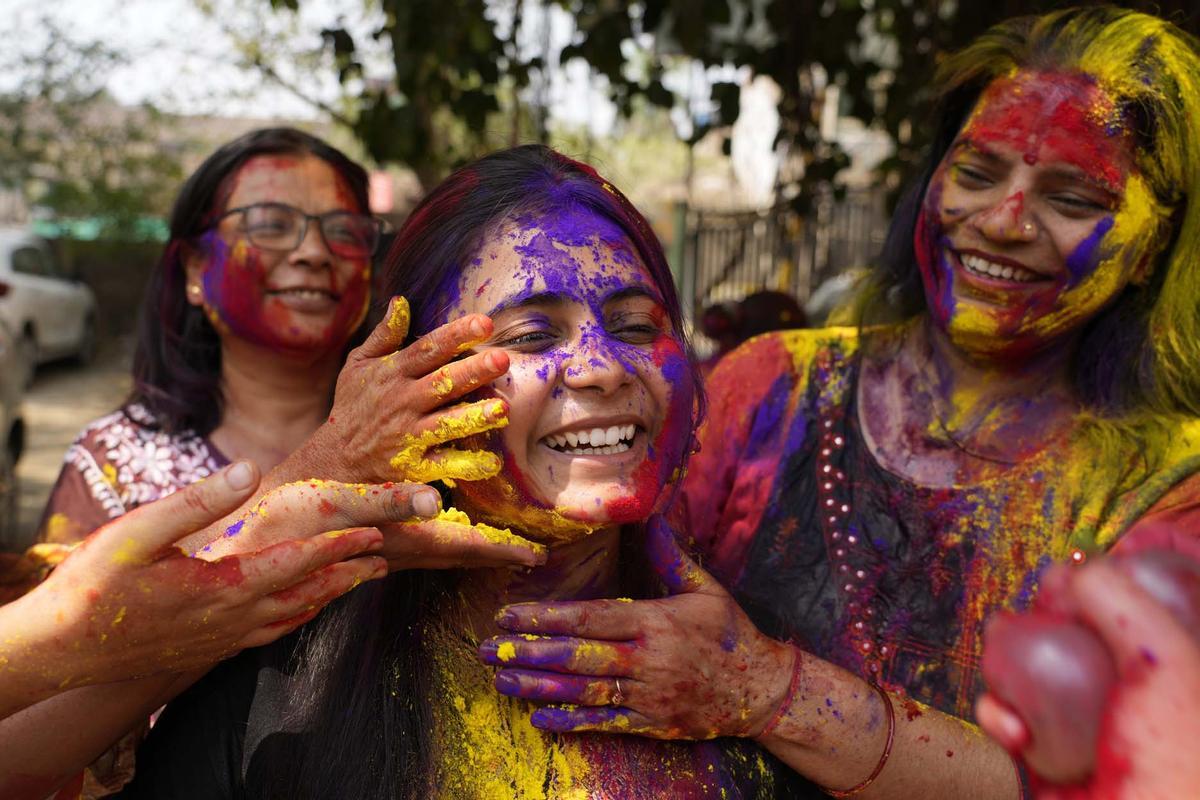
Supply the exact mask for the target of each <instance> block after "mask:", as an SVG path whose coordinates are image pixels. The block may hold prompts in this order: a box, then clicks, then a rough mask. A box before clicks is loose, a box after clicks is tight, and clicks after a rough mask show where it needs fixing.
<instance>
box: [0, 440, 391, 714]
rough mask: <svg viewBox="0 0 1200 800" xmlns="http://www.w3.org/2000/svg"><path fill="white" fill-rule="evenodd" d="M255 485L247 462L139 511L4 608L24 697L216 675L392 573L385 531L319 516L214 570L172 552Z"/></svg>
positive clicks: (10, 664) (0, 653) (1, 655)
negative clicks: (198, 671) (223, 665)
mask: <svg viewBox="0 0 1200 800" xmlns="http://www.w3.org/2000/svg"><path fill="white" fill-rule="evenodd" d="M257 483H258V473H257V470H256V469H255V468H254V467H253V465H251V464H249V463H248V462H239V463H236V464H234V465H232V466H230V467H227V468H226V469H225V470H222V471H221V472H220V473H217V474H216V475H214V476H212V477H210V478H208V479H206V480H203V481H200V482H198V483H195V484H193V485H191V486H189V487H187V488H185V489H183V490H181V491H179V492H177V493H175V494H173V495H170V496H169V497H166V498H164V499H162V500H159V501H157V502H154V503H150V504H148V505H145V506H142V507H141V508H139V509H137V510H135V511H133V512H130V513H129V514H126V515H125V516H123V517H121V518H119V519H117V520H114V521H113V522H111V523H109V524H108V525H106V526H104V527H102V528H100V529H99V530H98V531H96V532H95V533H94V534H92V535H91V536H90V537H88V538H87V539H86V540H85V541H84V542H83V543H81V544H80V545H79V547H78V548H76V550H75V551H74V552H73V553H72V554H71V555H70V556H69V557H67V558H66V559H65V560H64V561H63V562H62V563H61V564H60V565H59V566H58V567H57V568H56V569H55V570H54V572H53V573H51V575H50V576H49V577H48V578H47V579H46V581H45V582H44V583H42V584H41V585H39V586H38V587H37V588H35V589H34V590H33V591H32V592H30V593H29V594H27V595H25V596H24V597H22V598H20V599H18V600H16V601H14V602H13V603H10V604H9V605H7V606H4V607H2V608H0V631H2V633H3V635H2V636H0V663H3V664H5V665H6V668H7V670H8V676H7V677H9V678H11V679H13V680H15V681H17V682H19V683H20V684H21V685H22V686H24V687H25V691H26V692H27V693H28V696H27V697H26V698H25V699H26V700H27V701H29V702H32V701H36V700H37V699H40V697H41V696H48V694H49V693H52V691H57V690H62V689H65V688H68V687H72V686H79V685H83V684H91V683H103V682H108V681H119V680H125V679H129V678H135V677H141V676H145V675H150V674H155V673H162V672H183V671H185V670H189V669H193V668H198V667H204V666H208V665H211V664H212V663H214V662H216V661H218V660H220V659H222V658H225V657H227V656H230V655H232V654H233V653H236V652H238V651H239V650H241V649H243V648H246V647H255V646H258V645H263V644H267V643H269V642H271V641H273V640H275V639H277V638H279V637H281V636H283V635H284V634H286V633H288V632H289V631H291V630H293V629H295V628H296V627H298V626H299V625H300V624H302V623H303V622H305V621H307V620H309V619H311V618H312V617H314V616H315V615H316V614H317V612H318V611H319V610H320V609H321V608H322V607H324V606H325V605H326V604H327V603H329V602H330V601H332V600H333V599H334V598H336V597H338V596H340V595H342V594H344V593H345V592H347V591H349V590H350V589H351V588H353V587H354V586H356V585H357V584H359V583H361V582H362V581H365V580H371V579H373V578H379V577H381V576H382V575H384V574H385V573H386V571H387V565H386V562H385V561H384V559H382V558H379V557H378V556H375V555H370V554H373V553H376V552H377V551H378V550H379V549H380V548H381V546H382V544H383V536H382V534H380V532H379V531H378V530H376V529H374V528H352V529H349V530H338V531H330V528H331V527H333V526H330V525H328V524H327V523H326V522H325V520H324V519H323V518H322V517H320V516H307V515H288V517H287V519H286V523H287V524H288V525H289V526H290V527H291V528H292V530H293V536H292V537H291V538H289V539H287V540H286V541H282V542H279V543H276V544H271V545H270V546H267V547H265V548H264V549H262V550H260V551H258V552H253V553H244V554H237V555H228V556H225V557H223V558H218V559H216V560H212V561H209V560H204V559H201V558H194V557H191V556H188V555H186V554H184V553H183V552H181V551H180V550H179V549H178V548H177V547H175V546H174V545H175V543H176V542H177V541H178V540H179V539H181V538H182V537H184V536H186V535H187V534H190V533H192V532H194V531H195V530H196V529H198V528H203V527H204V526H206V525H209V524H210V523H212V522H213V521H214V520H216V519H219V518H220V517H222V516H223V515H225V514H227V513H229V512H230V511H231V510H232V509H234V508H236V507H237V506H238V505H239V504H240V503H242V502H243V501H244V500H245V499H246V497H248V496H249V495H250V493H251V492H252V490H253V489H254V488H255V486H257ZM325 531H330V532H325ZM9 702H11V698H9Z"/></svg>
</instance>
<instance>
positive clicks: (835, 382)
mask: <svg viewBox="0 0 1200 800" xmlns="http://www.w3.org/2000/svg"><path fill="white" fill-rule="evenodd" d="M860 338H861V337H860V335H859V333H858V332H857V331H856V330H854V329H826V330H802V331H789V332H783V333H775V334H768V335H765V336H762V337H759V338H757V339H753V340H751V341H750V342H748V343H746V344H745V345H743V346H742V347H740V348H739V349H738V350H736V351H734V352H733V353H731V354H730V355H728V356H726V357H725V359H724V360H723V361H722V362H721V364H720V365H719V366H718V367H717V369H716V370H715V371H714V373H713V375H712V378H711V381H710V383H709V387H708V392H709V400H710V405H709V412H708V419H707V420H706V422H705V424H704V426H703V427H702V429H701V432H700V440H701V450H700V452H699V453H698V454H697V455H696V456H694V457H693V459H692V461H691V463H690V465H689V469H688V474H687V477H686V479H685V484H684V491H683V508H682V511H683V514H684V515H685V516H686V520H685V525H686V526H687V530H688V533H689V535H690V536H691V537H692V538H693V539H694V541H695V544H696V546H697V548H698V550H699V552H700V553H701V554H702V555H703V556H704V559H705V566H706V567H707V568H708V569H710V570H711V571H712V572H713V573H714V574H715V575H716V576H717V577H718V578H719V579H720V580H721V581H722V582H723V583H724V584H725V585H726V586H728V587H729V588H730V590H731V591H732V592H733V593H734V595H735V596H736V597H737V599H738V600H739V602H740V603H741V604H742V606H743V608H745V610H746V612H747V613H748V614H749V615H750V616H751V618H752V619H753V620H754V621H755V623H756V624H757V625H758V626H759V627H760V628H761V629H762V630H763V631H764V632H765V633H767V634H769V635H771V636H775V637H777V638H780V639H785V640H791V641H793V642H795V643H796V644H797V645H799V646H801V647H803V648H805V649H807V650H809V651H810V652H812V653H814V654H815V655H817V656H819V657H821V658H824V659H826V660H828V661H831V662H833V663H835V664H838V665H840V666H842V667H844V668H846V669H849V670H851V671H852V672H855V673H857V674H859V675H862V676H863V677H865V678H868V679H871V680H874V681H876V682H879V683H881V684H883V685H885V686H887V687H889V688H894V689H897V690H902V691H904V692H907V694H908V695H909V696H910V697H912V698H913V699H915V700H918V701H920V702H923V703H927V704H929V705H931V706H933V707H935V708H937V709H939V710H941V711H944V712H947V713H950V714H954V715H955V716H958V717H961V718H970V717H971V716H972V707H973V704H974V701H975V698H976V696H977V695H978V694H979V693H980V691H981V690H982V688H983V686H982V680H981V677H980V673H979V657H980V652H981V647H982V635H983V623H984V621H985V619H986V618H987V617H988V616H990V615H991V614H992V613H994V612H996V611H1000V610H1005V609H1015V610H1020V609H1024V608H1026V607H1028V605H1029V604H1030V602H1031V601H1032V600H1033V598H1034V596H1035V594H1036V592H1037V586H1038V580H1039V577H1040V575H1041V574H1042V572H1043V571H1044V570H1045V569H1046V568H1047V567H1048V566H1050V565H1051V564H1052V563H1055V562H1068V561H1075V562H1080V561H1083V560H1086V559H1087V557H1088V556H1089V555H1092V554H1095V553H1099V552H1103V551H1105V550H1107V549H1108V548H1110V547H1112V546H1113V545H1114V544H1115V543H1116V542H1117V541H1118V540H1119V539H1120V538H1121V537H1122V536H1123V535H1124V534H1125V532H1126V531H1128V530H1129V529H1130V528H1131V526H1133V525H1134V523H1140V522H1145V521H1149V520H1152V519H1155V520H1157V519H1165V520H1169V521H1170V522H1171V523H1172V524H1174V525H1176V526H1177V527H1179V528H1180V529H1182V530H1185V531H1188V532H1190V533H1195V532H1200V477H1197V472H1198V471H1200V423H1191V422H1188V423H1182V424H1180V425H1179V426H1178V430H1177V431H1173V432H1172V436H1171V437H1170V441H1171V446H1170V447H1169V449H1168V452H1166V453H1164V454H1163V455H1162V457H1161V458H1160V459H1159V460H1158V462H1157V466H1156V468H1155V470H1154V471H1153V472H1152V473H1151V474H1149V475H1148V476H1147V477H1145V478H1144V479H1142V480H1141V481H1140V483H1139V484H1138V485H1137V486H1135V487H1133V488H1131V489H1130V488H1125V489H1123V490H1122V489H1119V488H1118V485H1117V479H1116V478H1115V477H1114V476H1116V475H1117V474H1119V472H1120V471H1119V470H1104V469H1096V468H1095V467H1096V459H1097V458H1098V457H1099V456H1098V454H1097V453H1096V451H1095V449H1094V448H1089V447H1088V446H1086V445H1085V444H1084V443H1083V442H1082V441H1077V440H1076V439H1069V440H1068V439H1064V440H1062V441H1061V442H1059V443H1051V444H1049V445H1048V446H1047V447H1046V448H1045V449H1044V450H1042V451H1041V452H1040V453H1038V454H1037V455H1035V456H1034V457H1032V458H1030V459H1028V460H1026V461H1023V462H1021V463H1018V464H1014V465H1006V466H1004V467H1003V468H999V469H995V470H993V471H992V472H990V473H989V474H988V476H987V478H986V479H984V480H980V481H978V482H976V483H973V484H971V485H953V486H938V487H931V486H922V485H917V484H914V483H912V482H911V481H909V480H907V479H905V478H903V477H901V476H899V475H896V474H893V473H892V472H889V471H888V470H886V469H885V468H884V467H882V466H881V465H880V464H879V463H877V461H876V460H875V458H874V457H873V455H872V453H871V452H870V450H869V449H868V447H867V446H866V442H865V440H864V438H863V432H862V428H861V425H860V422H859V418H858V408H857V402H856V397H857V385H858V376H859V364H860V359H859V353H860V348H859V345H860ZM1106 476H1109V477H1106Z"/></svg>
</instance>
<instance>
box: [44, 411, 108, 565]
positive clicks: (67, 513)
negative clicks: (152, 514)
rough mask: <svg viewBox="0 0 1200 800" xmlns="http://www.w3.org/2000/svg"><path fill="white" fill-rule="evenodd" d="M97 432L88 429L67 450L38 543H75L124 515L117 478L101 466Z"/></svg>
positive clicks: (48, 504)
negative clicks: (117, 488)
mask: <svg viewBox="0 0 1200 800" xmlns="http://www.w3.org/2000/svg"><path fill="white" fill-rule="evenodd" d="M99 456H100V445H99V442H98V441H97V439H96V432H95V431H93V430H90V429H89V430H86V431H84V433H83V434H82V435H81V436H80V437H79V438H78V439H76V440H75V441H74V442H73V443H72V444H71V446H70V447H69V448H68V449H67V454H66V456H65V457H64V459H63V467H62V471H61V472H59V474H58V480H56V481H55V482H54V488H53V489H51V490H50V499H49V500H48V501H47V503H46V508H45V510H44V511H43V512H42V521H41V523H40V524H39V526H38V541H39V542H49V543H54V544H73V543H75V542H80V541H82V540H83V539H85V538H87V536H88V534H90V533H92V532H93V531H95V530H96V529H97V528H99V527H101V526H103V525H106V524H108V523H109V522H110V521H112V520H114V519H116V518H117V517H119V516H121V515H122V514H124V513H125V511H126V509H125V506H124V504H123V503H122V502H121V499H120V497H119V495H118V493H117V490H116V486H115V483H116V476H115V475H109V474H106V473H105V472H104V470H103V469H102V468H101V466H100V464H101V463H102V462H103V463H107V462H104V459H103V458H100V457H99Z"/></svg>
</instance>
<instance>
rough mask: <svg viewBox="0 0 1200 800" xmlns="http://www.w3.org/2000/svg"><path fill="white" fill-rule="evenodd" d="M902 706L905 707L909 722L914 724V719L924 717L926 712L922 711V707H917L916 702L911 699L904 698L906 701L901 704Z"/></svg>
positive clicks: (905, 714)
mask: <svg viewBox="0 0 1200 800" xmlns="http://www.w3.org/2000/svg"><path fill="white" fill-rule="evenodd" d="M901 705H903V707H904V716H905V717H907V718H908V721H909V722H912V721H913V720H914V719H916V718H917V717H920V716H923V714H924V712H922V711H921V707H920V706H919V705H917V703H916V701H915V700H912V699H911V698H908V697H906V698H904V701H903V702H902V703H901Z"/></svg>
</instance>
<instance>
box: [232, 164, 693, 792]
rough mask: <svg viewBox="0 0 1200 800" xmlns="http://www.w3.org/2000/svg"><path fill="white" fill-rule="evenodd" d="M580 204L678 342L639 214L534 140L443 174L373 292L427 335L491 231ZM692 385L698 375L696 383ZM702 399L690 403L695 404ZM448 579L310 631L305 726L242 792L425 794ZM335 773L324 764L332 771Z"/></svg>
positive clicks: (393, 588)
mask: <svg viewBox="0 0 1200 800" xmlns="http://www.w3.org/2000/svg"><path fill="white" fill-rule="evenodd" d="M563 204H577V205H578V206H582V207H584V208H586V209H588V210H589V211H591V212H594V213H595V214H597V215H599V216H600V217H602V218H604V219H606V220H609V221H611V222H613V223H615V224H616V225H617V226H619V227H620V229H621V230H622V231H623V232H624V233H625V235H626V236H628V238H629V240H630V243H631V244H632V245H633V247H634V249H635V250H636V252H637V254H638V256H639V257H640V258H641V259H642V261H643V263H644V264H645V266H646V268H647V270H648V271H649V273H650V275H651V277H652V279H653V280H654V282H655V283H656V284H657V286H658V288H659V290H660V291H661V292H662V297H663V302H664V305H665V306H666V311H667V313H668V315H669V316H670V319H671V322H672V325H673V327H674V330H675V332H676V334H677V335H678V336H679V337H680V339H681V340H683V326H682V318H681V315H680V305H679V300H678V298H677V296H676V294H675V290H674V285H673V283H672V280H671V273H670V270H669V268H668V266H667V262H666V258H665V256H664V255H663V251H662V246H661V245H660V244H659V243H658V240H657V239H656V238H655V236H654V234H653V232H652V231H651V230H650V227H649V225H648V224H647V223H646V220H645V218H644V217H643V216H642V215H641V214H640V213H639V212H638V211H637V210H636V209H635V208H634V207H633V206H632V204H630V203H629V201H628V200H626V199H625V197H624V195H622V194H621V193H620V192H618V191H617V190H616V189H615V188H614V187H613V186H612V185H611V184H610V183H608V182H607V181H605V180H604V179H603V178H601V177H600V176H599V175H597V174H596V172H595V170H593V169H592V168H591V167H589V166H587V165H585V164H581V163H579V162H577V161H573V160H571V159H569V158H567V157H565V156H563V155H561V154H559V153H556V152H555V151H553V150H551V149H549V148H547V147H542V146H539V145H528V146H524V147H517V148H513V149H510V150H504V151H501V152H498V153H494V154H492V155H489V156H487V157H485V158H482V159H480V160H479V161H476V162H474V163H473V164H470V165H468V166H466V167H464V168H462V169H460V170H458V171H457V172H455V173H454V174H453V175H451V176H450V177H448V178H447V179H446V180H445V181H443V182H442V183H441V184H440V185H439V186H438V187H437V188H435V189H434V190H433V191H432V192H430V194H429V195H428V196H427V197H426V198H425V199H424V200H423V201H422V202H421V203H420V205H418V206H417V208H416V209H414V210H413V212H412V214H411V215H410V216H409V218H408V220H407V221H406V222H405V224H404V226H403V227H402V228H401V229H400V231H399V232H398V233H397V236H396V241H395V244H394V245H393V246H392V248H391V251H390V253H389V255H388V258H387V261H386V264H387V266H386V268H385V274H384V275H383V282H382V286H383V287H384V288H385V290H386V291H384V292H383V293H382V296H381V297H380V300H383V299H384V297H388V296H391V295H395V294H403V295H404V296H405V297H407V298H408V301H409V303H410V306H411V309H412V319H413V320H414V324H413V331H412V334H411V335H412V336H416V335H419V334H421V333H423V332H426V329H427V328H428V327H429V326H430V325H432V324H433V320H435V319H436V318H437V317H438V316H439V313H440V311H441V310H442V309H441V308H440V306H439V301H438V299H437V298H439V297H440V296H441V294H442V290H443V288H444V287H445V286H446V285H447V283H448V282H451V281H454V280H455V279H456V278H457V277H458V275H460V274H461V272H462V271H463V269H464V268H465V267H466V266H467V265H468V264H469V262H470V260H471V258H472V257H473V256H474V255H475V253H476V252H477V251H478V249H479V248H480V246H481V245H482V244H483V240H484V237H486V236H487V235H488V234H489V233H490V232H492V231H494V230H495V229H496V227H497V226H498V225H499V224H500V223H502V222H504V221H506V220H510V219H513V218H515V217H518V216H522V215H525V214H530V213H535V214H536V213H538V212H545V211H551V210H553V209H555V208H562V207H563ZM696 386H697V392H698V393H699V386H700V384H699V381H698V380H697V381H696ZM698 405H699V401H698ZM621 558H622V563H623V564H625V565H626V570H624V571H623V580H624V581H626V582H627V583H633V585H630V586H626V587H625V589H627V590H629V593H630V594H631V595H637V594H641V595H642V596H645V594H646V591H647V587H644V586H637V585H636V582H637V580H638V576H642V575H647V574H649V572H650V571H649V568H648V567H646V568H645V569H643V570H635V569H631V568H629V565H630V564H631V562H633V561H635V560H636V558H637V555H636V537H632V536H624V537H623V543H622V554H621ZM453 579H454V576H453V575H451V574H447V573H445V572H443V571H410V572H405V573H396V574H393V575H391V576H389V577H387V578H385V579H384V580H382V581H375V582H372V583H370V584H367V585H364V586H361V587H359V588H358V589H356V590H355V591H354V592H352V593H351V594H350V595H348V596H347V597H345V598H343V599H341V600H339V601H337V602H336V603H334V604H333V605H332V606H331V607H330V608H329V609H327V610H326V611H325V612H324V613H323V614H322V615H321V617H319V618H318V619H317V620H316V621H315V622H313V623H312V624H310V625H309V627H308V629H307V630H306V631H305V633H304V636H303V637H302V639H301V643H300V646H299V648H298V650H297V656H296V660H295V662H294V663H293V668H294V671H295V677H294V678H293V679H292V680H291V681H290V682H289V684H288V688H287V700H286V702H285V703H284V704H283V705H284V707H285V708H287V709H289V711H288V720H286V727H287V728H288V729H289V730H303V731H304V734H302V735H299V736H294V737H290V741H289V742H288V744H287V746H286V749H281V750H276V751H273V752H271V753H268V754H261V753H260V755H259V757H260V758H262V760H263V761H262V762H258V759H257V758H256V759H255V761H256V763H255V765H254V769H252V770H251V771H250V774H248V776H247V781H248V783H251V784H252V785H251V786H249V787H248V788H249V789H250V794H251V796H262V797H281V798H283V797H286V798H314V799H315V798H324V797H334V796H337V797H355V798H378V799H379V800H383V798H393V797H414V796H423V795H425V794H427V793H429V792H430V791H431V790H432V789H433V787H432V785H431V783H430V782H431V779H432V776H433V774H434V772H435V770H434V769H433V767H432V765H431V756H432V753H431V749H432V732H433V730H434V729H435V728H434V721H433V719H432V709H431V703H432V702H449V698H435V697H433V690H432V686H433V685H434V677H433V672H432V665H431V662H432V661H433V659H432V658H431V656H430V644H429V643H428V642H427V639H428V637H429V634H430V630H429V628H430V624H429V623H430V621H431V620H433V619H435V618H436V615H437V614H438V612H439V610H440V609H441V608H442V607H443V602H444V600H445V598H446V596H447V594H448V591H449V589H450V587H451V586H452V583H451V582H452V581H453ZM331 767H332V768H331Z"/></svg>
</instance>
